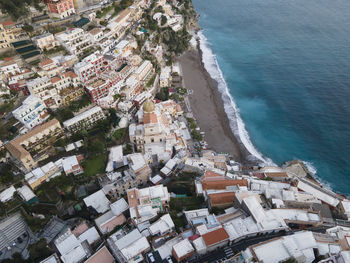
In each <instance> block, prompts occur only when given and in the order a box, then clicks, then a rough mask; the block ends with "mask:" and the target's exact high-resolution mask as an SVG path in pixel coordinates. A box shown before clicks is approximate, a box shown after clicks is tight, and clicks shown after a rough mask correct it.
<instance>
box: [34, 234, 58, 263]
mask: <svg viewBox="0 0 350 263" xmlns="http://www.w3.org/2000/svg"><path fill="white" fill-rule="evenodd" d="M28 248H29V254H30V262H39V261H41V260H43V259H45V258H47V257H49V256H50V255H51V254H52V252H51V251H50V249H49V248H48V246H47V243H46V240H45V239H44V238H42V239H40V240H39V241H38V242H36V243H34V244H31V245H29V247H28Z"/></svg>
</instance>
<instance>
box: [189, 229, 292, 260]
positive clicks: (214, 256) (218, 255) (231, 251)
mask: <svg viewBox="0 0 350 263" xmlns="http://www.w3.org/2000/svg"><path fill="white" fill-rule="evenodd" d="M288 234H292V232H290V233H272V234H269V235H265V236H257V237H250V238H246V239H243V240H241V241H239V242H237V243H233V244H232V245H230V246H226V247H223V248H220V249H218V250H215V251H213V252H211V253H210V254H206V255H204V256H203V257H200V258H195V259H192V260H189V261H188V262H189V263H194V262H202V263H204V262H209V263H210V262H216V261H220V260H223V259H226V258H231V257H233V256H234V255H235V254H237V253H238V252H241V251H243V250H245V249H246V248H248V247H249V246H251V245H255V244H258V243H260V242H263V241H266V240H269V239H272V238H275V237H280V236H285V235H288Z"/></svg>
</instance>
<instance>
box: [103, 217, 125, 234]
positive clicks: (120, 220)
mask: <svg viewBox="0 0 350 263" xmlns="http://www.w3.org/2000/svg"><path fill="white" fill-rule="evenodd" d="M125 222H126V218H125V216H124V215H123V214H120V215H119V216H116V217H115V218H113V219H112V220H110V221H108V222H106V223H105V224H103V225H101V230H102V231H105V230H108V231H107V232H111V231H113V230H114V229H115V228H116V227H117V226H120V225H122V224H124V223H125Z"/></svg>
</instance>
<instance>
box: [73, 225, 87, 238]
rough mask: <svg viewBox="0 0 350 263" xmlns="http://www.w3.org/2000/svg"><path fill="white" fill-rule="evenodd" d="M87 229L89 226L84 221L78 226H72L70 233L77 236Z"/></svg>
mask: <svg viewBox="0 0 350 263" xmlns="http://www.w3.org/2000/svg"><path fill="white" fill-rule="evenodd" d="M88 229H89V226H88V225H87V224H86V223H85V222H84V223H82V224H80V225H79V226H77V227H76V228H74V230H72V234H73V235H75V236H76V237H78V236H80V235H81V234H82V233H84V232H85V231H86V230H88Z"/></svg>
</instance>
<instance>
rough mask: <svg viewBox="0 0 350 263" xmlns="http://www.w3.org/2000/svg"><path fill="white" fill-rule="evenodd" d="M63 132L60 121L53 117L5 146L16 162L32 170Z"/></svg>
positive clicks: (46, 154) (46, 155) (45, 156)
mask: <svg viewBox="0 0 350 263" xmlns="http://www.w3.org/2000/svg"><path fill="white" fill-rule="evenodd" d="M62 134H63V130H62V127H61V125H60V122H59V121H58V120H57V119H53V120H50V121H48V122H46V123H44V124H42V125H40V126H38V127H36V128H34V129H32V130H31V131H29V132H28V133H26V134H24V135H22V136H20V137H17V138H16V139H14V140H12V141H11V142H9V143H8V144H6V146H5V147H6V149H7V150H8V151H9V153H10V154H11V156H12V157H13V159H14V161H15V163H16V164H18V165H20V166H23V167H24V168H25V169H26V170H31V169H33V168H35V167H36V166H37V162H38V161H40V160H43V159H45V158H47V157H48V153H47V150H48V149H49V148H50V147H51V145H52V144H53V143H54V142H55V141H56V140H57V139H58V138H60V137H61V136H62Z"/></svg>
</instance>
